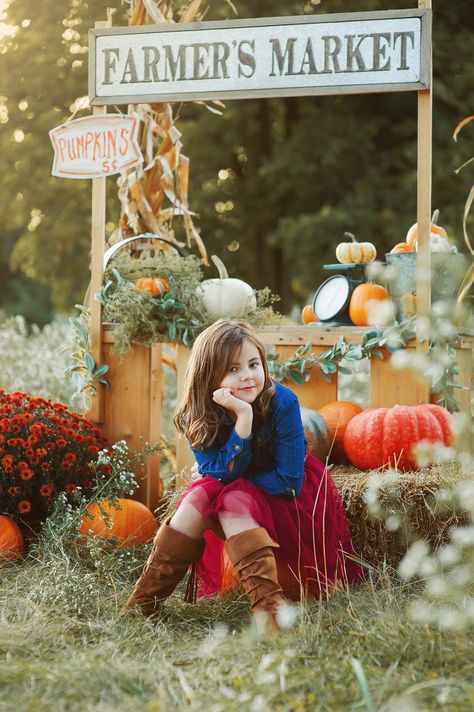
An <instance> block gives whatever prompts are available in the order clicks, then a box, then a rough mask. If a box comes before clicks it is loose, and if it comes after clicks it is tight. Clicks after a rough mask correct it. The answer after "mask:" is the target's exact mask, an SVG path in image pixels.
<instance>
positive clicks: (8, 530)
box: [0, 514, 25, 561]
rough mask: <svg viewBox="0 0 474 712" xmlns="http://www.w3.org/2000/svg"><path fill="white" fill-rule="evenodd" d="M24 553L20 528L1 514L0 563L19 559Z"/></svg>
mask: <svg viewBox="0 0 474 712" xmlns="http://www.w3.org/2000/svg"><path fill="white" fill-rule="evenodd" d="M24 551H25V544H24V541H23V534H22V533H21V529H20V527H19V526H18V524H17V523H16V522H14V521H13V519H10V517H6V516H5V515H3V514H0V561H2V559H3V560H5V559H9V560H13V559H18V558H19V557H20V556H21V555H22V554H23V552H24Z"/></svg>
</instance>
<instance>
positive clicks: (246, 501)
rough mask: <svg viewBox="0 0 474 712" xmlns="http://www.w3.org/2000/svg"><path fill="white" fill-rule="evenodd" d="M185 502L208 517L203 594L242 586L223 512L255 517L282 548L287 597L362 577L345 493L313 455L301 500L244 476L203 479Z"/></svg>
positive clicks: (326, 591) (321, 593)
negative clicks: (222, 521)
mask: <svg viewBox="0 0 474 712" xmlns="http://www.w3.org/2000/svg"><path fill="white" fill-rule="evenodd" d="M184 499H186V501H187V502H189V503H190V504H192V505H193V506H194V507H195V508H196V509H197V510H198V511H199V512H200V513H201V514H202V515H203V516H205V517H207V518H208V519H209V529H208V530H207V531H206V532H205V533H204V539H205V542H206V546H205V550H204V556H203V558H202V560H201V561H200V562H199V563H198V564H197V567H196V574H197V581H198V596H212V595H216V594H221V595H223V594H225V593H227V592H228V591H229V590H232V589H234V588H236V587H237V583H238V582H237V576H236V574H235V571H234V569H233V567H232V564H231V563H230V562H229V561H228V559H227V557H226V555H225V552H224V543H225V537H224V533H223V532H222V529H221V526H220V524H219V520H218V514H219V513H223V512H226V513H229V514H230V513H233V514H235V515H250V516H251V517H252V518H253V519H254V520H255V521H256V522H257V524H258V526H260V527H264V528H265V529H266V530H267V531H268V533H269V535H270V536H271V537H272V539H274V540H275V541H276V542H277V543H278V544H279V545H280V548H278V549H274V554H275V559H276V562H277V567H278V578H279V582H280V585H281V586H282V588H283V592H284V594H285V596H286V597H287V598H290V599H292V600H299V599H301V598H303V597H304V598H321V597H328V596H330V595H331V594H332V593H333V592H334V590H335V589H340V588H342V587H346V586H348V585H349V584H352V583H355V582H356V581H358V580H360V579H361V578H362V576H363V570H362V568H361V567H360V566H359V565H358V563H357V555H356V552H355V551H354V548H353V546H352V541H351V536H350V532H349V528H348V525H347V520H346V514H345V511H344V506H343V504H342V500H341V497H340V494H339V492H338V491H337V489H336V486H335V485H334V482H333V480H332V478H331V476H330V474H329V471H328V469H327V467H325V466H324V465H323V464H322V463H321V462H320V461H319V460H317V459H316V458H315V457H313V456H312V455H310V454H308V455H307V456H306V461H305V468H304V481H303V488H302V490H301V493H300V495H299V496H298V497H294V498H291V499H285V498H282V497H276V496H274V495H271V494H268V493H267V492H265V491H264V490H262V489H260V488H259V487H256V486H255V485H254V484H252V482H251V481H250V480H247V479H243V478H241V479H237V480H235V481H234V482H231V483H230V484H222V483H221V482H218V481H217V480H215V479H212V478H211V477H203V478H201V479H199V480H196V481H194V482H192V483H191V484H190V485H189V486H188V487H187V488H186V491H185V492H184V493H183V495H182V497H181V498H180V500H179V502H178V507H179V506H180V504H181V503H182V502H183V500H184Z"/></svg>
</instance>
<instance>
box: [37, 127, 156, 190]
mask: <svg viewBox="0 0 474 712" xmlns="http://www.w3.org/2000/svg"><path fill="white" fill-rule="evenodd" d="M138 125H139V119H138V117H137V116H125V115H122V114H102V115H94V116H85V117H83V118H81V119H75V120H74V121H68V122H67V123H65V124H62V126H57V127H56V128H55V129H52V130H51V131H50V132H49V136H50V139H51V143H52V144H53V149H54V162H53V169H52V174H53V176H57V177H59V178H102V177H104V176H108V175H109V176H110V175H113V174H114V173H120V172H121V171H124V170H125V169H126V168H132V167H133V166H136V165H139V164H141V163H143V156H142V152H141V150H140V146H139V144H138V141H137V131H138Z"/></svg>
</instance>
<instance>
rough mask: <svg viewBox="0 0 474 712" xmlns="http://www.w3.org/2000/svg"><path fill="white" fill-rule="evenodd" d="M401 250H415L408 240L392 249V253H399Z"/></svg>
mask: <svg viewBox="0 0 474 712" xmlns="http://www.w3.org/2000/svg"><path fill="white" fill-rule="evenodd" d="M400 252H413V248H412V247H410V245H408V244H407V243H406V242H399V243H398V244H397V245H395V247H392V249H391V250H390V253H391V254H398V253H400Z"/></svg>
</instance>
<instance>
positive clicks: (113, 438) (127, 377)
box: [101, 344, 151, 504]
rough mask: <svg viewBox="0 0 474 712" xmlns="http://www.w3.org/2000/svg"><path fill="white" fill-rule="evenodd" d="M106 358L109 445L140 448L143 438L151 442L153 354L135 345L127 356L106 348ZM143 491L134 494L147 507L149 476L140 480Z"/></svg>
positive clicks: (104, 427)
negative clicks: (151, 362) (119, 443)
mask: <svg viewBox="0 0 474 712" xmlns="http://www.w3.org/2000/svg"><path fill="white" fill-rule="evenodd" d="M103 351H104V358H105V361H106V363H107V364H108V365H109V371H108V373H107V378H108V381H109V383H110V389H108V390H105V392H104V414H105V418H104V423H103V425H102V426H101V429H102V432H103V433H104V436H105V438H106V439H107V442H108V443H109V445H111V444H113V443H115V442H117V441H118V440H125V442H126V443H127V444H128V445H131V446H132V447H135V448H137V449H140V447H141V440H140V437H142V438H144V439H145V440H149V439H150V431H149V428H150V406H149V403H150V360H151V351H150V349H147V348H146V347H144V346H138V345H135V347H134V349H133V351H132V352H131V353H129V354H127V355H126V356H125V357H121V356H119V355H118V354H113V353H112V346H111V345H110V344H105V345H104V349H103ZM138 481H139V489H138V490H137V492H136V494H135V495H134V496H135V498H136V499H138V500H139V501H140V502H143V503H144V504H146V503H147V501H148V496H149V495H148V483H147V480H146V477H145V478H144V477H140V476H139V477H138Z"/></svg>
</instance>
